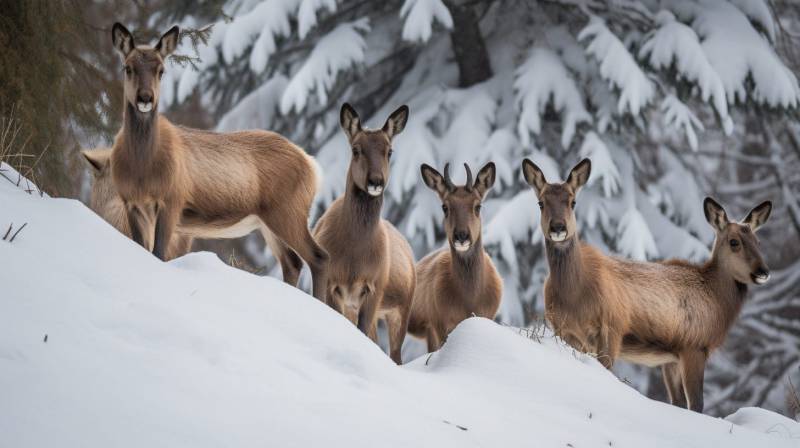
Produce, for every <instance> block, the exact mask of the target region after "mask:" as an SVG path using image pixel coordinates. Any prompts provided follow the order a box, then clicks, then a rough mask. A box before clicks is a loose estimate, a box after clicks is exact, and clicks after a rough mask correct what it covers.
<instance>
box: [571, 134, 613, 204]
mask: <svg viewBox="0 0 800 448" xmlns="http://www.w3.org/2000/svg"><path fill="white" fill-rule="evenodd" d="M580 154H581V156H582V157H589V158H590V159H591V160H592V176H591V177H590V178H589V182H590V183H593V182H594V181H595V180H597V179H600V180H602V183H603V194H604V195H605V196H606V197H609V196H611V195H613V194H615V193H616V192H617V191H618V190H619V170H618V169H617V166H616V165H615V164H614V160H613V159H612V157H611V154H610V153H609V151H608V148H607V147H606V144H605V143H604V142H603V140H602V139H600V136H598V135H597V134H596V133H595V132H593V131H592V132H589V133H587V134H586V137H585V138H584V139H583V143H582V144H581V149H580Z"/></svg>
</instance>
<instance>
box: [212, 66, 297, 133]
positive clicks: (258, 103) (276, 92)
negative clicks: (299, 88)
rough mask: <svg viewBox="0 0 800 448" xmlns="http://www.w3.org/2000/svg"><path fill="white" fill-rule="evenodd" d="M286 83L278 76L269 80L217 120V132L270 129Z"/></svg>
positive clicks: (281, 76)
mask: <svg viewBox="0 0 800 448" xmlns="http://www.w3.org/2000/svg"><path fill="white" fill-rule="evenodd" d="M288 82H289V80H288V79H286V77H285V76H283V75H280V74H279V75H275V76H274V77H273V78H270V79H269V80H268V81H267V82H265V83H264V84H262V85H261V86H259V87H258V88H257V89H256V90H253V91H252V92H250V93H249V94H247V96H245V97H244V98H242V99H241V100H239V102H238V103H237V104H236V105H235V106H234V107H233V108H232V109H231V110H229V111H228V112H226V113H225V115H223V116H222V118H221V119H220V120H219V124H218V125H217V131H218V132H229V131H238V130H241V129H270V128H272V126H273V124H274V121H275V116H276V115H277V113H278V104H279V103H280V99H281V95H282V94H283V91H284V89H286V84H287V83H288Z"/></svg>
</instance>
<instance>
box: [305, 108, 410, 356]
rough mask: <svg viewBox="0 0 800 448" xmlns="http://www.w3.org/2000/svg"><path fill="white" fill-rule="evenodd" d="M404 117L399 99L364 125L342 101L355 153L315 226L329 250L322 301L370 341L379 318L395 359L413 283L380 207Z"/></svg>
mask: <svg viewBox="0 0 800 448" xmlns="http://www.w3.org/2000/svg"><path fill="white" fill-rule="evenodd" d="M407 118H408V108H407V107H405V106H403V107H401V108H400V109H398V110H397V111H395V112H394V113H392V115H391V116H390V117H389V119H388V120H387V122H386V125H385V126H384V127H383V129H380V130H366V129H362V128H361V124H360V122H359V120H358V115H357V114H356V113H355V110H353V109H352V107H350V106H349V105H348V104H345V105H344V106H342V115H341V124H342V128H343V129H344V131H345V133H346V134H347V136H348V139H349V141H350V144H351V146H352V147H353V153H354V155H353V157H352V159H351V161H350V168H349V169H348V172H347V187H346V190H345V194H344V196H342V197H340V198H338V199H337V200H336V201H334V202H333V204H331V206H330V207H329V208H328V210H327V211H326V212H325V214H324V215H323V216H322V217H321V218H320V220H319V222H317V225H316V227H315V229H314V236H315V238H316V239H317V241H319V243H320V245H322V247H324V248H325V250H326V251H327V252H328V253H329V254H330V257H331V258H330V263H329V265H328V290H327V293H328V303H329V305H330V306H331V307H332V308H334V309H335V310H337V311H339V312H340V313H342V314H343V315H344V316H345V317H347V318H348V319H349V320H350V321H351V322H353V323H354V324H356V325H357V326H358V328H359V329H361V331H363V332H364V333H365V334H367V335H368V336H369V337H370V338H371V339H372V340H373V341H377V331H376V320H377V319H384V320H385V322H386V326H387V329H388V333H389V352H390V356H391V358H392V360H394V361H395V362H396V363H398V364H400V363H402V358H401V353H400V350H401V348H402V346H403V340H404V339H405V334H406V327H407V326H408V315H409V311H410V309H411V299H412V298H413V295H414V285H415V284H416V277H415V274H414V256H413V254H412V252H411V247H410V246H409V244H408V242H407V241H406V239H405V238H404V237H403V236H402V235H401V234H400V232H398V231H397V229H395V227H394V226H393V225H392V224H390V223H389V222H388V221H386V220H383V219H381V217H380V213H381V207H382V205H383V194H382V193H383V187H384V186H385V185H386V182H387V181H388V175H389V157H390V155H391V154H390V151H391V141H392V137H394V135H396V134H398V133H399V132H401V131H402V129H403V126H405V122H406V120H407ZM369 186H372V187H373V189H374V188H377V187H380V188H381V191H380V194H377V195H370V194H369V193H368V192H367V191H368V187H369Z"/></svg>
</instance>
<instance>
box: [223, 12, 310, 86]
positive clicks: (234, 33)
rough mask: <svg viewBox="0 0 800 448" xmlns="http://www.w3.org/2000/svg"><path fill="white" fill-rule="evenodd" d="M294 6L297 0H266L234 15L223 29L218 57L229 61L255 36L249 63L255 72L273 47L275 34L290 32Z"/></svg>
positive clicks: (262, 64) (244, 48) (241, 53)
mask: <svg viewBox="0 0 800 448" xmlns="http://www.w3.org/2000/svg"><path fill="white" fill-rule="evenodd" d="M298 6H299V2H298V0H266V1H263V2H261V3H259V4H258V5H256V7H255V8H253V9H252V10H251V11H249V12H247V13H245V14H242V15H240V16H237V17H234V19H233V21H232V22H231V23H230V24H229V26H228V27H226V28H225V30H224V37H223V38H222V58H223V59H224V60H225V62H226V63H228V64H231V63H233V62H234V61H235V60H236V58H238V57H239V56H241V55H243V54H244V51H245V50H246V49H247V48H248V47H250V46H251V44H252V43H253V39H254V38H255V37H256V36H258V38H257V40H256V43H255V45H253V50H252V52H251V59H250V66H251V67H253V69H254V70H255V71H256V72H260V71H261V70H263V67H265V66H266V59H267V58H268V56H269V55H270V54H271V53H272V52H274V51H275V38H276V37H278V36H288V35H289V33H290V32H291V26H290V24H289V19H290V17H291V16H292V15H293V14H294V13H295V12H296V11H297V7H298ZM259 67H260V70H259V69H258V68H259Z"/></svg>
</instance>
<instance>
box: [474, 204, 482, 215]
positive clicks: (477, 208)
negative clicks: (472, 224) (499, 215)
mask: <svg viewBox="0 0 800 448" xmlns="http://www.w3.org/2000/svg"><path fill="white" fill-rule="evenodd" d="M480 213H481V204H478V205H476V206H475V214H476V215H479V214H480Z"/></svg>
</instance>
